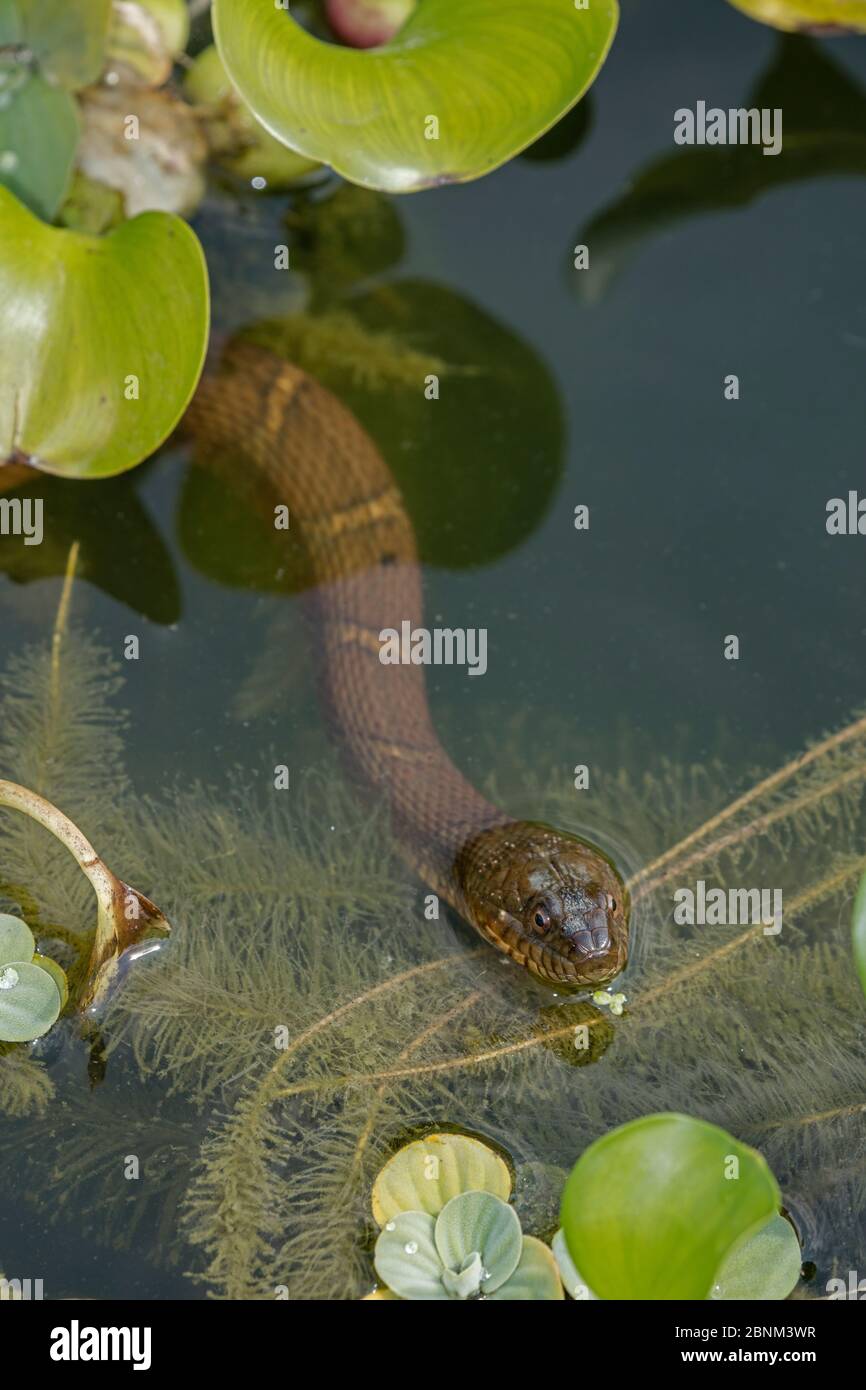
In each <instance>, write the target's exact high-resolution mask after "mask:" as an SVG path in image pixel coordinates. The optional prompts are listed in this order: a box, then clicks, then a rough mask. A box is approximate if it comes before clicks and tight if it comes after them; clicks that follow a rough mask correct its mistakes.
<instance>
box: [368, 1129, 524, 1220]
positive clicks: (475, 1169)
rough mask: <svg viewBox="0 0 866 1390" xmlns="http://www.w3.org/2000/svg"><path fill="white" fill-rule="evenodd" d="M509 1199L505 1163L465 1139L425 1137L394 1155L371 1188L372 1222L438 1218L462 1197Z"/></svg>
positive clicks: (476, 1141) (478, 1143)
mask: <svg viewBox="0 0 866 1390" xmlns="http://www.w3.org/2000/svg"><path fill="white" fill-rule="evenodd" d="M472 1191H474V1192H491V1193H493V1194H494V1195H495V1196H497V1197H501V1198H502V1199H503V1200H505V1201H507V1199H508V1198H509V1197H510V1195H511V1174H510V1173H509V1171H508V1168H507V1166H506V1164H505V1162H504V1160H503V1159H502V1158H501V1157H500V1156H499V1154H498V1153H496V1152H495V1150H494V1149H491V1148H489V1147H488V1146H487V1145H486V1144H483V1143H482V1142H481V1140H480V1139H473V1138H472V1137H471V1136H470V1135H467V1134H428V1135H427V1137H426V1138H425V1139H415V1140H414V1141H413V1142H412V1143H411V1144H406V1145H405V1146H404V1147H403V1148H402V1149H398V1150H397V1152H396V1153H395V1154H393V1155H392V1157H391V1158H389V1159H388V1162H387V1163H386V1164H385V1166H384V1168H382V1170H381V1172H380V1173H379V1176H378V1177H377V1178H376V1181H375V1183H374V1184H373V1196H372V1206H373V1217H374V1219H375V1220H376V1222H377V1223H378V1224H379V1225H380V1226H384V1225H385V1222H386V1221H391V1220H393V1218H394V1217H395V1216H397V1215H398V1214H399V1213H400V1212H403V1211H423V1212H427V1213H428V1215H430V1216H438V1214H439V1212H440V1211H441V1210H442V1208H443V1207H444V1206H445V1204H446V1203H447V1202H449V1201H450V1200H451V1198H452V1197H456V1196H458V1194H459V1193H461V1192H472Z"/></svg>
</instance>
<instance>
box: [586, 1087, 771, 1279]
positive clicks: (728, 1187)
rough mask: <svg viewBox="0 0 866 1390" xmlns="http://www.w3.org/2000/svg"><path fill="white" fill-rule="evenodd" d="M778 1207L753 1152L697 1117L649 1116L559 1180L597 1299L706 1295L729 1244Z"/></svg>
mask: <svg viewBox="0 0 866 1390" xmlns="http://www.w3.org/2000/svg"><path fill="white" fill-rule="evenodd" d="M779 1204H780V1198H779V1189H778V1187H777V1185H776V1181H775V1179H774V1177H773V1175H772V1173H771V1172H770V1170H769V1168H768V1167H767V1164H766V1162H765V1161H764V1159H763V1158H762V1157H761V1155H760V1154H759V1153H757V1152H756V1151H755V1150H754V1149H750V1148H749V1147H748V1146H747V1145H745V1144H741V1143H740V1142H739V1140H737V1139H734V1138H733V1136H732V1135H730V1134H727V1133H726V1132H725V1130H723V1129H719V1128H718V1127H717V1126H716V1125H710V1124H707V1123H705V1121H703V1120H695V1119H692V1118H690V1117H689V1116H687V1115H675V1114H663V1115H648V1116H645V1117H644V1118H643V1119H640V1120H635V1121H633V1122H632V1123H631V1124H626V1125H622V1126H620V1127H619V1128H618V1129H614V1130H612V1131H611V1132H610V1133H609V1134H606V1135H604V1136H603V1137H602V1138H601V1139H599V1140H597V1141H596V1142H595V1143H594V1144H591V1145H590V1147H589V1148H588V1149H587V1150H586V1152H585V1153H584V1154H583V1155H582V1156H581V1158H580V1159H579V1160H578V1162H577V1163H576V1164H575V1166H574V1168H573V1170H572V1172H571V1176H570V1177H569V1179H568V1182H567V1183H566V1186H565V1192H564V1194H563V1199H562V1225H563V1229H564V1231H565V1237H566V1241H567V1244H568V1250H569V1254H570V1255H571V1258H572V1260H573V1261H574V1264H575V1265H576V1267H577V1268H578V1269H579V1270H580V1272H581V1274H582V1275H583V1277H584V1278H585V1279H586V1280H587V1282H588V1284H589V1286H590V1287H591V1288H592V1290H593V1292H594V1293H596V1294H597V1295H598V1297H600V1298H606V1299H614V1298H620V1299H677V1298H697V1299H704V1298H706V1297H707V1295H708V1293H709V1292H710V1289H711V1288H712V1285H713V1282H714V1280H715V1276H716V1273H717V1271H718V1269H719V1267H720V1266H721V1263H722V1260H723V1259H724V1257H725V1256H726V1255H727V1254H728V1252H729V1251H730V1250H731V1248H732V1247H733V1246H734V1245H735V1244H736V1243H737V1242H738V1241H739V1240H741V1239H742V1238H743V1237H745V1236H747V1235H750V1234H752V1233H753V1232H755V1231H756V1230H758V1229H759V1228H760V1227H761V1226H762V1225H764V1224H765V1223H766V1222H767V1221H769V1220H770V1218H771V1217H772V1216H773V1215H775V1213H776V1212H777V1211H778V1209H779Z"/></svg>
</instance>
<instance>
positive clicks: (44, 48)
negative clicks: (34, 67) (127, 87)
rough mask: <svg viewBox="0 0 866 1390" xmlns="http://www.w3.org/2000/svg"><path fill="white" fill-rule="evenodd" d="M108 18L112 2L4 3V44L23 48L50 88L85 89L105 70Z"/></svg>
mask: <svg viewBox="0 0 866 1390" xmlns="http://www.w3.org/2000/svg"><path fill="white" fill-rule="evenodd" d="M110 12H111V0H0V44H4V45H6V44H12V43H20V44H23V45H25V46H26V47H27V48H28V49H29V50H30V52H31V53H32V54H33V56H34V58H35V59H36V62H37V64H38V65H39V68H40V70H41V72H42V73H43V74H44V75H45V77H47V78H48V80H49V81H50V82H52V83H56V84H58V85H60V86H63V87H69V88H70V89H72V90H75V89H76V88H78V87H86V86H87V85H88V83H90V82H95V81H96V79H97V77H98V76H99V74H100V71H101V69H102V58H103V54H104V52H105V41H106V36H107V33H108V20H109V15H110ZM13 35H14V37H12V36H13Z"/></svg>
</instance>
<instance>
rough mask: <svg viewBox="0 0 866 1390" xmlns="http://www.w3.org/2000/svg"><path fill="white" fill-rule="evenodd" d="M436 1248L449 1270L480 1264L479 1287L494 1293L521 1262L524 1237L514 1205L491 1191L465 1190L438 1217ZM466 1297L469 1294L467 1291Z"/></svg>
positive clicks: (454, 1270)
mask: <svg viewBox="0 0 866 1390" xmlns="http://www.w3.org/2000/svg"><path fill="white" fill-rule="evenodd" d="M436 1249H437V1250H438V1251H439V1254H440V1256H441V1258H442V1262H443V1264H444V1265H445V1267H446V1269H448V1270H451V1271H453V1272H455V1273H456V1272H459V1271H463V1270H470V1269H471V1268H472V1262H473V1260H474V1261H476V1263H477V1264H478V1273H479V1279H478V1282H477V1283H476V1285H475V1289H474V1290H473V1292H477V1291H478V1289H479V1288H481V1289H483V1292H484V1293H485V1294H492V1293H494V1292H495V1291H496V1289H498V1288H501V1286H502V1285H503V1284H504V1283H505V1281H506V1279H508V1278H510V1277H511V1275H512V1274H513V1273H514V1271H515V1269H516V1268H517V1266H518V1264H519V1263H520V1256H521V1254H522V1250H523V1237H522V1235H521V1231H520V1222H519V1220H518V1219H517V1213H516V1211H515V1210H514V1208H513V1207H510V1206H508V1204H507V1203H506V1202H503V1201H501V1200H500V1198H499V1197H494V1196H493V1195H492V1193H490V1192H463V1193H461V1194H460V1196H459V1197H452V1199H451V1201H450V1202H448V1203H447V1205H446V1206H444V1207H443V1208H442V1210H441V1211H440V1213H439V1215H438V1217H437V1218H436ZM463 1297H466V1294H465V1293H464V1294H463Z"/></svg>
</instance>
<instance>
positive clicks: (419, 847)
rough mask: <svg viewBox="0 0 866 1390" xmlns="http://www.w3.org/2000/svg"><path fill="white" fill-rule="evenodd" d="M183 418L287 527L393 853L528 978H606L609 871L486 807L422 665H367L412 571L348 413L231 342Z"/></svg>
mask: <svg viewBox="0 0 866 1390" xmlns="http://www.w3.org/2000/svg"><path fill="white" fill-rule="evenodd" d="M184 423H185V428H187V429H188V430H189V431H191V432H192V434H193V436H194V437H195V439H196V441H197V444H198V446H199V449H200V450H201V449H204V450H205V451H206V452H207V451H208V450H212V451H217V450H219V451H222V452H223V453H225V452H226V451H229V452H232V453H234V454H235V456H236V458H237V459H240V458H243V459H244V460H245V461H246V462H248V463H249V464H250V465H252V467H253V468H254V469H255V471H256V473H257V475H259V476H260V477H261V478H262V479H263V480H267V483H268V485H269V489H268V490H269V492H270V496H271V502H272V504H273V505H275V506H284V507H288V509H289V513H290V517H291V525H292V527H295V528H298V529H299V530H300V532H301V536H302V539H303V544H304V548H305V550H306V552H307V555H308V558H309V561H310V564H311V567H312V572H313V583H314V588H313V590H312V599H313V605H314V624H315V628H314V630H315V635H316V642H317V645H318V647H319V656H320V657H321V661H320V670H321V677H322V687H323V694H324V700H325V704H326V706H327V708H328V711H329V713H330V722H331V724H332V725H333V727H334V729H335V730H336V731H337V734H338V739H339V743H340V746H341V749H342V751H343V754H344V756H345V758H346V760H347V761H348V763H349V765H350V769H351V771H352V772H353V774H354V775H355V777H356V778H358V779H360V780H361V782H363V783H364V784H365V785H366V786H368V787H371V788H375V789H376V791H377V792H378V793H379V794H380V795H381V796H383V797H384V799H385V801H386V803H387V806H388V810H389V813H390V822H391V827H392V830H393V833H394V835H395V837H396V842H397V844H398V846H399V848H400V850H401V852H402V853H403V855H404V857H405V858H406V859H407V860H408V861H409V863H410V864H411V865H412V867H413V868H414V869H415V870H416V872H417V873H418V874H419V875H420V877H421V878H422V879H423V880H424V881H425V882H427V883H428V884H429V885H430V886H431V887H432V888H433V889H434V891H435V892H436V893H437V894H438V895H439V896H440V897H441V898H443V899H444V900H445V901H447V902H448V903H450V904H451V905H452V906H453V907H454V908H455V909H456V910H457V911H458V912H459V913H460V915H461V916H462V917H464V918H465V919H466V921H468V922H469V923H471V925H472V926H473V927H474V928H475V929H476V930H477V931H478V932H480V934H481V935H482V936H483V937H484V938H485V939H486V940H487V941H489V942H491V943H492V944H493V945H494V946H496V947H497V948H498V949H499V950H500V951H504V952H505V953H506V954H507V955H508V956H510V957H511V959H512V960H515V961H517V962H518V963H519V964H520V965H523V966H526V967H527V968H528V969H529V970H530V971H531V972H532V973H533V974H534V975H536V976H538V977H539V978H541V979H544V980H547V981H549V982H551V983H554V984H559V985H564V986H571V987H574V986H581V985H596V984H602V983H604V982H606V981H608V980H610V979H612V978H613V976H615V975H616V974H618V973H619V972H620V970H622V968H623V966H624V965H625V962H626V958H627V954H628V915H629V903H628V897H627V893H626V890H625V887H624V886H623V882H622V880H621V878H620V876H619V874H618V872H617V870H616V868H615V867H614V865H613V864H612V863H611V862H610V860H609V859H608V858H607V856H606V855H604V854H603V853H602V852H601V851H600V850H599V849H597V848H596V847H594V846H593V845H591V844H589V843H588V842H586V841H584V840H582V839H580V838H578V837H576V836H574V835H569V834H565V833H562V832H560V831H558V830H555V829H552V828H551V827H549V826H546V825H542V824H536V823H534V822H529V821H515V820H513V819H511V818H510V817H508V816H507V815H505V814H504V813H503V812H502V811H500V810H498V809H497V808H496V807H495V806H493V805H491V804H490V803H489V802H488V801H486V800H485V799H484V798H483V797H482V796H481V795H480V794H479V793H478V792H477V791H476V790H475V788H474V787H473V786H471V785H470V784H469V782H467V781H466V779H465V778H464V777H463V776H462V775H461V773H460V772H459V771H458V770H457V768H456V767H455V766H454V765H453V763H452V762H451V761H450V759H449V757H448V755H447V754H446V752H445V750H444V749H443V747H442V745H441V744H440V742H439V739H438V738H437V736H436V731H435V729H434V727H433V723H432V721H431V718H430V712H429V709H428V705H427V696H426V688H425V677H424V672H423V669H422V667H420V666H417V665H411V664H407V665H402V664H401V665H386V664H383V663H382V661H380V652H381V650H382V641H381V638H380V633H382V632H383V630H385V629H395V630H396V631H398V632H399V631H400V630H401V624H402V623H403V622H405V621H408V622H409V623H410V624H411V627H412V628H413V629H417V628H419V627H420V626H421V624H422V621H423V617H422V589H421V570H420V566H419V563H418V556H417V553H416V547H415V537H414V533H413V529H412V524H411V521H410V519H409V517H408V515H407V512H406V510H405V507H404V505H403V501H402V498H401V495H400V492H399V490H398V488H397V486H396V484H395V481H394V478H393V477H392V475H391V473H390V471H389V469H388V467H387V465H386V463H385V461H384V460H383V458H382V456H381V455H380V453H379V451H378V450H377V448H376V447H375V445H374V444H373V442H372V440H371V439H370V437H369V436H368V435H367V434H366V433H365V431H364V430H363V429H362V427H361V426H360V424H359V423H358V421H357V420H356V419H355V418H354V416H353V415H352V414H351V413H350V412H349V411H348V410H347V409H346V408H345V407H344V406H343V405H341V404H340V402H339V401H338V400H337V399H336V398H335V397H334V396H333V395H332V394H331V393H330V392H329V391H327V390H326V389H325V388H324V387H323V386H321V385H320V384H319V383H317V382H316V381H314V380H313V379H312V378H311V377H309V376H307V375H306V374H305V373H304V372H303V371H301V370H300V369H298V368H296V367H294V366H292V365H290V364H289V363H287V362H284V361H283V360H281V359H279V358H277V357H275V356H273V355H272V354H270V353H268V352H266V351H264V350H263V349H260V348H257V347H254V346H253V345H251V344H244V343H235V344H234V345H233V346H232V348H231V349H230V351H228V352H227V353H226V355H225V357H224V359H223V361H222V363H221V366H220V370H219V372H217V373H213V374H209V375H206V376H205V377H204V378H203V380H202V382H201V384H200V386H199V389H198V392H197V394H196V396H195V398H194V400H193V402H192V405H191V406H190V409H189V411H188V412H187V416H186V420H185V422H184Z"/></svg>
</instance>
